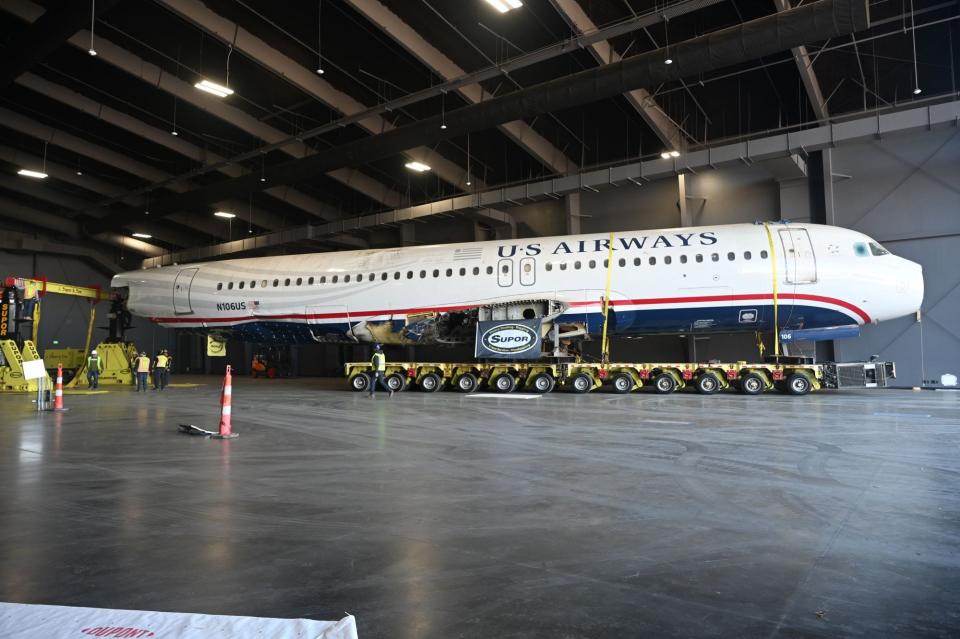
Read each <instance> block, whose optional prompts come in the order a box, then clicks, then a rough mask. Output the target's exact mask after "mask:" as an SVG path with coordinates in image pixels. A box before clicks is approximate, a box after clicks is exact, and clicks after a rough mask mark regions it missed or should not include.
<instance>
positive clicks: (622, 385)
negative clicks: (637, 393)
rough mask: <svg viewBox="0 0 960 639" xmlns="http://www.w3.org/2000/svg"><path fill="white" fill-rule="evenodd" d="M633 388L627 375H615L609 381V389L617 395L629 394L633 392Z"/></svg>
mask: <svg viewBox="0 0 960 639" xmlns="http://www.w3.org/2000/svg"><path fill="white" fill-rule="evenodd" d="M633 386H634V384H633V378H632V377H630V375H628V374H627V373H617V374H616V375H614V376H613V379H611V380H610V387H611V388H612V389H613V392H614V393H616V394H618V395H623V394H624V393H629V392H630V391H632V390H633Z"/></svg>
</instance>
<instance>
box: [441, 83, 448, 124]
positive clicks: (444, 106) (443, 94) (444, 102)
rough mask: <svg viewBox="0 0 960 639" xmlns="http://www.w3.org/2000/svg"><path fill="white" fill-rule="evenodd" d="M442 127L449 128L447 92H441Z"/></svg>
mask: <svg viewBox="0 0 960 639" xmlns="http://www.w3.org/2000/svg"><path fill="white" fill-rule="evenodd" d="M440 128H441V129H446V128H447V92H446V91H441V92H440Z"/></svg>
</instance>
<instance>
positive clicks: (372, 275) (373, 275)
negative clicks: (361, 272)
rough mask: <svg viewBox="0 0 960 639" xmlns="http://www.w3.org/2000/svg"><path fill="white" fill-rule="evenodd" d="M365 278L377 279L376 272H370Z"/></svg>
mask: <svg viewBox="0 0 960 639" xmlns="http://www.w3.org/2000/svg"><path fill="white" fill-rule="evenodd" d="M367 279H368V280H370V281H371V282H372V281H373V280H375V279H377V274H376V273H371V274H370V276H369V277H368V278H367Z"/></svg>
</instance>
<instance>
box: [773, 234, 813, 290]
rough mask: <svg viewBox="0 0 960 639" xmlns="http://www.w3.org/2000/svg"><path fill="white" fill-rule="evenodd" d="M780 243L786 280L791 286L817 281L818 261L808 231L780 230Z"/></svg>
mask: <svg viewBox="0 0 960 639" xmlns="http://www.w3.org/2000/svg"><path fill="white" fill-rule="evenodd" d="M780 242H781V243H782V244H783V254H784V258H785V262H786V264H784V269H785V271H786V280H787V283H789V284H812V283H814V282H816V281H817V259H816V256H815V255H814V254H813V244H812V243H811V242H810V235H809V233H807V229H803V228H788V229H781V230H780Z"/></svg>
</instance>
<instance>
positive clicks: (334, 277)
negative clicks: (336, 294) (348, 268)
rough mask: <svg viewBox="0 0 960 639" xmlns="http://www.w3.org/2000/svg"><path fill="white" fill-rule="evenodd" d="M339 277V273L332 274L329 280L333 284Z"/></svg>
mask: <svg viewBox="0 0 960 639" xmlns="http://www.w3.org/2000/svg"><path fill="white" fill-rule="evenodd" d="M339 279H340V276H339V275H334V276H333V278H332V279H331V280H330V282H331V283H333V284H336V283H337V280H339Z"/></svg>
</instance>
